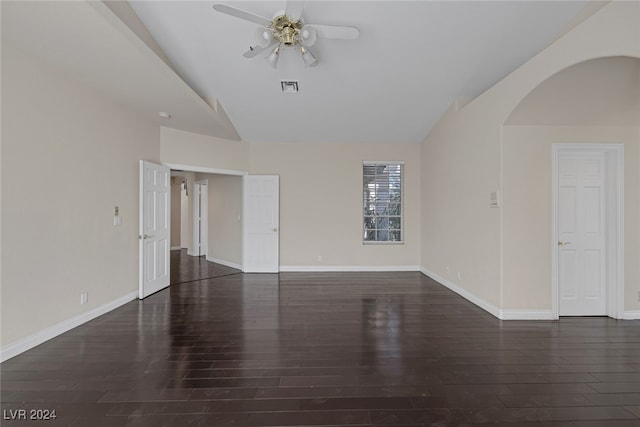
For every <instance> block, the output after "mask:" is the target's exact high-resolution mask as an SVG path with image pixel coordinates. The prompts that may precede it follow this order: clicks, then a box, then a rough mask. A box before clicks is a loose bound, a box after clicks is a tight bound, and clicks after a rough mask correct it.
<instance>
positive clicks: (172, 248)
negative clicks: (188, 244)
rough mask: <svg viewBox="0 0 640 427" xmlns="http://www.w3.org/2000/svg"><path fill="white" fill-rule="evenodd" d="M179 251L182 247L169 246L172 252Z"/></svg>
mask: <svg viewBox="0 0 640 427" xmlns="http://www.w3.org/2000/svg"><path fill="white" fill-rule="evenodd" d="M180 249H182V246H171V250H172V251H179V250H180Z"/></svg>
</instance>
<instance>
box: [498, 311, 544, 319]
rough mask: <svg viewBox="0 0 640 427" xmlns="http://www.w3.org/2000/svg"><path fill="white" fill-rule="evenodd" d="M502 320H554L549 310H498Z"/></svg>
mask: <svg viewBox="0 0 640 427" xmlns="http://www.w3.org/2000/svg"><path fill="white" fill-rule="evenodd" d="M498 318H499V319H502V320H555V319H554V318H553V313H551V310H545V309H538V310H500V316H499V317H498Z"/></svg>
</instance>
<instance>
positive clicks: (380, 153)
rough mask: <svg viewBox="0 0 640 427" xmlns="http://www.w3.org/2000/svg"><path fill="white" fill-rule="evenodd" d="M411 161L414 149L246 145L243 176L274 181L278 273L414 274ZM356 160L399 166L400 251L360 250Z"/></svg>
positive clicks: (416, 241)
mask: <svg viewBox="0 0 640 427" xmlns="http://www.w3.org/2000/svg"><path fill="white" fill-rule="evenodd" d="M419 158H420V146H419V145H395V144H393V145H392V144H389V145H382V144H380V145H378V144H370V145H369V144H347V145H344V144H343V145H334V144H284V143H283V144H252V145H251V167H250V171H251V173H252V174H276V175H280V225H281V228H280V264H281V266H283V267H284V268H285V269H286V268H287V267H317V268H327V267H331V266H338V267H348V266H356V267H357V266H364V267H382V268H384V267H387V266H393V267H398V268H402V267H413V268H414V269H417V267H418V266H419V263H420V215H419V209H420V161H419ZM364 160H403V161H404V162H405V183H404V185H405V188H404V198H405V216H404V225H405V243H404V244H403V245H363V244H362V162H363V161H364ZM318 256H320V257H322V260H321V261H318Z"/></svg>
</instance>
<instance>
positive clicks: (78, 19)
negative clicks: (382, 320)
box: [2, 0, 587, 143]
mask: <svg viewBox="0 0 640 427" xmlns="http://www.w3.org/2000/svg"><path fill="white" fill-rule="evenodd" d="M9 3H13V2H9V1H3V2H2V8H3V11H2V20H3V29H2V30H3V39H4V38H5V36H9V38H10V39H11V40H13V42H16V43H17V44H18V45H19V46H22V47H24V48H25V49H26V50H29V51H31V52H32V53H34V54H35V55H36V56H38V57H40V58H41V59H42V60H44V61H46V62H49V63H52V64H53V65H54V66H56V67H58V68H60V69H62V70H65V71H68V72H70V73H72V75H74V76H76V77H77V78H78V80H79V81H82V82H83V84H87V85H89V86H92V87H95V88H96V89H97V90H99V91H102V92H103V93H105V94H106V95H107V96H111V97H114V99H116V100H117V101H118V102H120V103H122V104H125V105H128V106H130V107H133V108H136V109H137V110H138V111H140V112H142V113H143V114H145V115H146V116H148V117H150V118H151V117H152V118H153V120H156V121H158V120H159V122H160V123H163V124H164V125H165V126H169V127H176V128H179V129H185V130H191V131H194V132H199V133H203V134H209V135H214V136H221V137H224V138H230V139H237V138H238V135H239V138H241V139H242V140H245V141H249V142H256V143H260V142H296V143H305V142H336V143H420V142H422V141H423V140H424V138H425V137H426V136H427V134H428V133H429V131H430V129H431V128H432V127H433V126H434V124H435V123H436V122H437V121H438V120H439V118H440V117H441V116H442V114H443V113H444V112H445V111H446V109H447V108H448V107H449V106H450V105H451V104H452V103H453V102H454V101H455V100H456V99H469V98H473V97H476V96H478V95H479V94H481V93H482V92H483V91H485V90H487V89H488V88H489V87H491V86H492V85H493V84H494V83H496V82H497V81H499V80H500V79H502V78H503V77H505V76H506V75H508V74H509V73H510V72H512V71H513V70H515V69H516V68H517V67H519V66H520V65H522V64H523V63H525V62H526V61H527V60H528V59H530V58H531V57H532V56H534V55H535V54H536V53H538V52H540V51H541V50H543V49H544V48H545V47H546V46H548V45H549V44H550V43H552V42H553V40H554V39H555V38H556V37H557V36H558V35H559V34H560V33H562V31H564V30H565V29H566V28H567V27H568V26H570V25H572V23H575V20H576V17H577V16H579V15H580V13H581V11H582V10H583V9H584V8H585V6H586V5H587V2H584V1H536V0H532V1H529V0H522V1H495V2H493V1H492V2H490V1H322V0H320V1H306V2H304V9H303V14H302V17H303V20H304V21H305V22H307V23H312V24H313V23H315V24H328V25H352V26H356V27H358V28H359V30H360V38H359V39H357V40H328V39H319V40H318V42H317V43H316V44H315V45H314V46H313V48H312V50H313V53H314V54H315V56H316V57H317V58H318V60H319V64H318V65H317V66H316V67H313V68H305V67H304V64H303V62H302V60H301V59H300V56H299V54H297V53H296V52H295V51H293V50H288V49H283V51H282V53H281V55H280V61H279V64H278V68H277V69H273V68H271V67H270V66H269V64H267V63H266V61H265V60H264V59H263V57H264V56H265V55H266V52H265V54H263V55H258V56H257V57H256V58H253V59H246V58H244V57H243V56H242V54H243V52H245V51H246V50H247V49H248V47H249V46H250V45H254V44H255V40H254V31H255V29H256V28H257V27H258V25H257V24H253V23H251V22H247V21H244V20H241V19H238V18H235V17H232V16H229V15H225V14H222V13H219V12H216V11H214V9H213V8H212V5H213V4H215V3H223V4H226V5H229V6H232V7H235V8H239V9H243V10H246V11H249V12H251V13H253V14H256V15H260V16H263V17H266V18H268V19H271V18H273V17H274V16H275V14H277V13H278V12H281V11H282V10H284V9H285V5H286V2H285V1H284V0H280V1H252V2H244V1H219V0H213V1H172V0H169V1H131V2H130V5H131V7H132V8H133V10H134V11H135V14H137V17H139V19H140V20H141V21H142V23H143V24H144V26H145V27H146V29H147V30H148V32H149V33H150V35H151V37H152V38H153V39H154V40H155V42H156V43H157V45H158V46H159V47H160V48H161V49H162V51H163V52H164V54H165V55H166V58H168V61H169V63H170V65H169V66H167V65H166V64H165V63H164V62H163V61H162V60H160V59H159V58H158V55H157V53H158V52H157V51H156V52H155V53H154V52H153V51H152V50H151V49H149V48H148V44H149V43H148V42H147V43H146V44H145V43H142V42H141V41H140V39H137V40H136V39H135V37H132V34H133V33H132V32H131V31H130V30H129V29H128V28H123V24H122V22H121V21H118V20H117V18H116V19H114V18H115V15H113V14H111V15H109V14H110V12H108V10H106V8H104V7H97V6H96V5H95V4H94V5H93V6H92V7H87V6H86V5H79V4H80V3H79V2H59V1H55V0H54V1H47V2H16V3H31V5H19V6H18V5H13V6H9V7H7V4H9ZM81 3H84V2H81ZM73 4H75V6H74V5H73ZM96 10H97V11H98V13H96ZM7 11H8V13H9V15H8V16H9V18H7V13H6V12H7ZM7 25H8V28H6V27H7ZM124 27H126V26H124ZM138 35H140V33H139V32H138ZM136 56H137V57H136ZM160 56H163V55H162V54H161V55H160ZM174 71H175V73H174ZM176 73H177V75H176ZM182 81H184V82H186V83H187V84H186V85H184V86H185V87H182V86H181V85H183V83H182ZM281 81H297V82H298V84H299V92H298V93H296V94H287V93H282V91H281ZM203 99H206V100H209V101H210V102H209V103H208V105H207V103H205V102H204V101H203ZM212 100H213V101H212ZM211 106H213V107H215V108H212V107H211ZM158 111H167V112H169V113H171V115H172V119H171V120H170V121H168V122H162V119H158V117H157V113H158ZM236 132H237V133H236Z"/></svg>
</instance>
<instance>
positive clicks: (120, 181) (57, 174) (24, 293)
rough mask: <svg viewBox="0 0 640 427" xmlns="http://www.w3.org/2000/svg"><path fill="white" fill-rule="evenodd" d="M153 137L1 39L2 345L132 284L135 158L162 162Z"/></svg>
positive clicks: (156, 134)
mask: <svg viewBox="0 0 640 427" xmlns="http://www.w3.org/2000/svg"><path fill="white" fill-rule="evenodd" d="M159 140H160V131H159V128H158V126H156V125H154V124H152V123H148V122H146V121H144V120H141V119H140V118H138V117H136V116H135V115H133V114H131V113H129V112H128V111H125V110H124V109H123V108H122V107H120V106H117V105H115V104H112V103H111V102H108V101H106V100H105V99H104V98H103V97H100V96H97V95H95V94H94V93H93V92H91V91H89V90H86V89H84V88H83V87H82V86H80V84H78V83H77V82H76V81H74V80H73V79H71V78H68V77H66V76H63V75H60V74H58V73H57V72H56V71H54V70H52V69H49V68H48V66H46V65H44V64H42V63H40V62H38V61H35V60H33V59H31V58H29V57H26V56H24V55H23V54H22V53H21V52H19V51H18V50H16V49H14V48H13V47H12V46H10V45H9V44H8V43H6V41H4V40H3V43H2V170H1V173H2V266H3V269H2V303H1V304H2V341H1V345H2V346H3V347H4V346H6V345H7V344H10V343H13V342H15V341H16V340H19V339H21V338H25V337H27V336H30V335H32V334H34V333H36V332H39V331H41V330H43V329H46V328H47V327H50V326H52V325H55V324H56V323H59V322H62V321H65V320H68V319H71V318H74V317H76V316H79V315H81V314H82V313H85V312H88V311H90V310H92V309H95V308H96V307H99V306H101V305H104V304H107V303H110V302H112V301H114V300H116V299H118V298H121V297H123V296H126V295H130V294H131V293H133V292H135V291H136V290H137V288H138V237H137V236H138V174H139V172H138V170H139V160H140V159H145V160H150V161H155V162H157V161H159V153H160V147H159ZM7 177H11V179H10V180H8V179H7ZM114 206H118V207H119V208H120V214H121V216H122V225H121V226H119V227H115V226H114V225H113V211H114ZM81 292H88V294H89V301H88V304H86V305H80V293H81Z"/></svg>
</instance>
